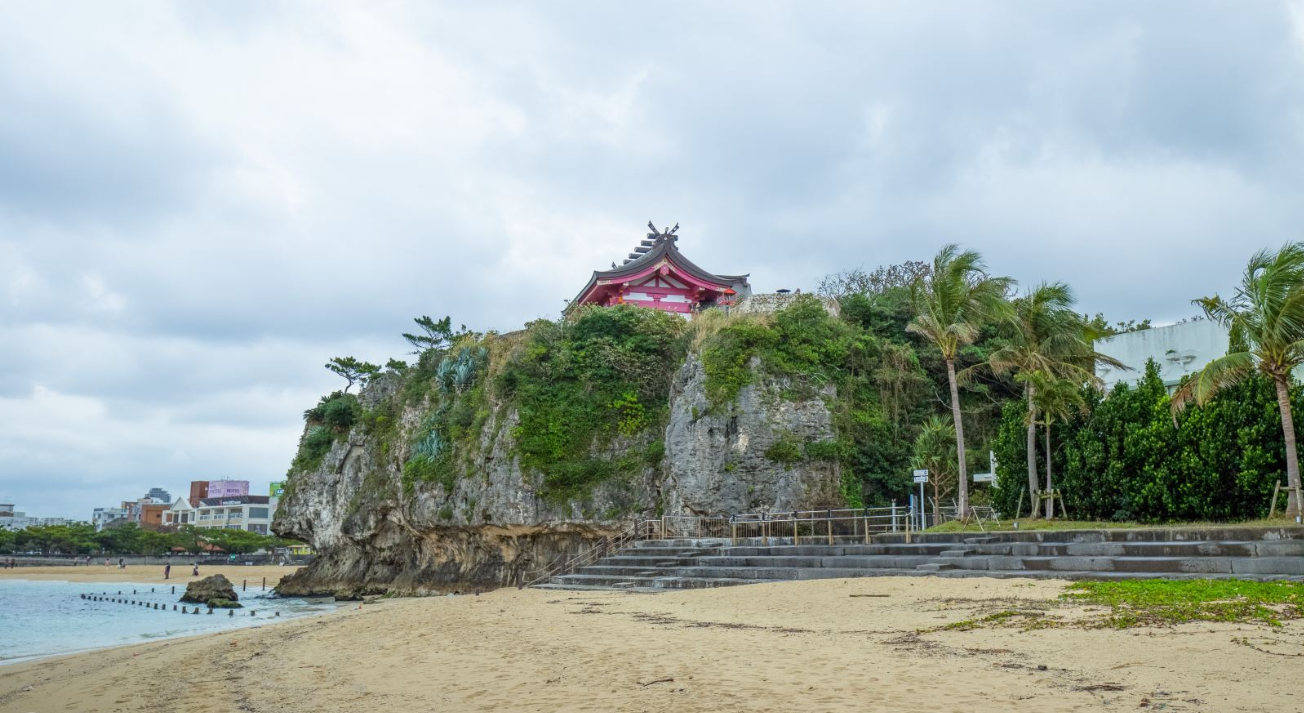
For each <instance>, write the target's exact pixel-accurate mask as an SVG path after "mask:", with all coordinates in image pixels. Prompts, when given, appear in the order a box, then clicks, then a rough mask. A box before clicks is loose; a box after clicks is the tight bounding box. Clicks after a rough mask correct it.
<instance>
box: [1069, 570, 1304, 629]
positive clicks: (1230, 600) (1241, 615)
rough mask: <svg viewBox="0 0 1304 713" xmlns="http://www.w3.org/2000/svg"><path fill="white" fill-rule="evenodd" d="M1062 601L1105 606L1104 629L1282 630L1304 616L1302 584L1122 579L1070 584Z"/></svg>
mask: <svg viewBox="0 0 1304 713" xmlns="http://www.w3.org/2000/svg"><path fill="white" fill-rule="evenodd" d="M1061 598H1062V599H1064V600H1066V601H1070V602H1077V603H1080V604H1096V605H1103V606H1108V607H1109V608H1110V614H1109V616H1108V617H1107V618H1106V619H1104V620H1103V622H1101V623H1103V624H1104V625H1106V626H1110V627H1113V628H1117V629H1126V628H1130V627H1133V626H1145V625H1164V624H1181V623H1184V622H1188V621H1244V622H1257V623H1261V624H1268V625H1270V626H1281V622H1282V621H1283V620H1286V619H1299V618H1301V617H1304V582H1247V581H1243V580H1238V579H1190V580H1166V579H1148V580H1123V581H1119V582H1074V583H1073V584H1070V585H1069V586H1068V589H1067V591H1066V592H1065V593H1064V594H1063V595H1062V596H1061Z"/></svg>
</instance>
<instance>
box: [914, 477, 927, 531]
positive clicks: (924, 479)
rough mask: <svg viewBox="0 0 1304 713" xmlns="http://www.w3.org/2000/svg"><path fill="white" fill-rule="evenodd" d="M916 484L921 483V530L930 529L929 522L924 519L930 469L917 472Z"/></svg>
mask: <svg viewBox="0 0 1304 713" xmlns="http://www.w3.org/2000/svg"><path fill="white" fill-rule="evenodd" d="M914 475H915V482H916V483H919V529H920V530H926V529H928V524H927V521H926V520H925V519H924V483H927V482H928V469H927V468H920V469H919V470H916V471H915V473H914Z"/></svg>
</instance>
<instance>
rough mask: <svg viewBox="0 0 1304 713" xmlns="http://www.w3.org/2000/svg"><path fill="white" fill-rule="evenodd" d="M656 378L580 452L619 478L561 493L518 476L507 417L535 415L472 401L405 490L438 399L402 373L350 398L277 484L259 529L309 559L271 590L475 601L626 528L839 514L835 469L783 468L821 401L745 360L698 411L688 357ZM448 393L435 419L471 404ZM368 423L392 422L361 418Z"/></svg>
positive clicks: (820, 424) (811, 428)
mask: <svg viewBox="0 0 1304 713" xmlns="http://www.w3.org/2000/svg"><path fill="white" fill-rule="evenodd" d="M503 348H504V347H503V346H502V343H495V344H493V345H491V349H490V350H488V351H489V356H487V357H485V361H486V366H485V367H484V369H485V373H484V374H483V376H482V377H481V378H482V379H483V380H484V383H486V384H489V385H491V386H492V384H494V383H495V382H494V379H499V378H501V376H500V375H499V374H498V373H497V372H498V371H499V370H500V369H501V367H500V366H499V365H498V363H499V362H501V360H499V359H498V356H497V351H498V350H501V349H503ZM665 366H666V377H667V378H666V381H667V384H666V388H665V404H664V406H662V407H660V408H661V409H662V410H661V411H660V412H659V413H661V414H662V415H661V416H660V417H659V418H648V419H646V421H647V422H648V423H651V426H649V427H646V428H642V429H639V428H630V429H624V432H619V431H616V430H613V431H611V435H610V437H606V438H599V439H597V440H595V441H594V442H593V443H592V445H591V446H590V449H591V454H590V455H591V456H592V462H594V463H598V464H602V463H619V464H621V465H620V467H619V468H617V469H615V470H614V471H612V472H611V473H608V472H607V471H601V472H602V473H603V475H602V476H601V477H598V476H594V477H593V478H590V479H589V480H588V481H585V484H584V485H583V487H571V488H568V489H566V490H564V491H563V490H558V489H557V487H556V486H554V485H550V483H552V481H551V480H550V479H549V478H548V477H545V475H544V474H543V473H542V472H540V471H539V470H537V469H534V468H531V467H529V466H526V465H523V461H528V457H527V456H528V453H523V447H522V445H521V438H522V437H523V436H524V435H525V432H524V431H523V430H522V429H523V426H522V423H521V420H522V414H523V413H529V414H533V413H534V411H522V408H527V409H528V408H531V407H530V405H529V404H528V403H526V404H525V406H524V407H523V406H522V402H521V401H520V400H519V399H518V400H513V399H511V398H505V397H502V396H501V394H495V393H490V394H488V395H484V394H481V395H478V396H476V398H480V399H481V401H480V402H478V404H479V405H478V406H477V407H476V408H475V409H471V410H474V412H475V413H474V414H473V416H468V417H467V418H466V419H464V421H463V422H465V423H467V424H468V425H467V428H466V429H464V430H458V429H456V428H453V429H452V430H453V432H455V433H458V434H460V435H459V436H458V437H459V438H460V439H461V440H460V441H459V442H460V443H462V445H461V446H458V447H457V448H453V447H451V446H450V447H448V449H447V450H446V451H439V452H440V453H441V454H442V455H440V459H441V460H440V463H442V464H443V465H441V468H443V470H441V471H439V472H438V474H436V475H433V476H430V477H424V478H423V477H420V476H419V469H416V468H413V466H412V463H411V462H410V461H411V459H412V458H413V456H412V455H411V454H413V453H416V452H418V451H422V448H426V447H427V446H428V445H429V444H426V445H425V446H423V445H422V439H423V438H427V439H429V438H434V439H435V441H436V442H438V441H439V437H438V436H426V435H424V434H425V433H427V432H430V433H439V432H440V431H439V429H438V428H436V429H431V428H430V426H429V425H428V424H429V422H430V419H431V416H429V414H430V412H431V411H432V409H433V408H434V407H433V406H432V404H433V403H434V402H435V401H437V400H438V398H439V397H438V395H436V396H433V397H421V398H416V397H413V396H412V394H413V390H414V385H413V380H414V379H422V378H427V377H424V376H422V375H421V372H419V371H418V370H417V369H415V368H413V369H409V370H408V372H407V373H406V374H400V373H386V374H383V375H381V376H379V377H377V378H375V379H373V380H372V381H371V383H370V384H368V385H367V387H366V388H365V389H363V390H362V392H361V393H360V395H359V397H358V399H357V405H356V407H355V408H357V409H359V411H360V412H361V413H362V414H363V417H362V418H360V419H358V420H357V421H356V422H355V423H352V425H350V426H349V427H348V428H347V430H341V431H340V432H339V433H338V435H336V436H334V437H333V440H331V441H330V442H329V446H328V448H326V449H325V452H324V454H322V455H321V456H320V458H319V460H318V461H317V462H311V460H309V459H302V458H301V459H300V460H297V461H296V467H294V468H292V469H291V477H290V481H289V484H288V486H287V492H286V495H285V497H284V498H283V500H282V502H281V505H280V509H279V511H278V513H277V516H276V521H275V523H274V525H273V530H274V531H275V532H276V533H278V534H280V535H283V536H287V537H292V538H296V539H301V540H303V541H306V542H308V543H310V544H311V545H312V546H313V548H314V549H315V550H316V551H317V552H318V553H319V556H318V558H317V560H316V561H315V562H314V563H313V564H312V565H311V566H309V567H307V568H305V569H304V570H302V571H300V572H299V573H297V574H296V575H294V576H292V577H290V578H287V579H286V580H284V581H283V582H282V584H281V586H280V588H279V590H280V591H281V592H282V593H283V594H291V595H301V594H310V593H333V594H336V595H345V596H348V595H357V594H364V593H380V592H386V591H389V592H395V593H401V594H431V593H441V592H447V591H454V590H460V591H472V590H486V589H492V588H495V587H501V586H509V585H515V584H519V583H521V582H522V580H523V578H524V577H526V576H527V573H529V572H530V571H531V570H535V569H537V568H538V567H540V566H541V565H542V564H544V563H547V562H550V561H551V560H553V559H554V558H555V557H556V556H557V555H558V554H560V553H563V552H575V551H578V550H579V549H580V548H582V547H583V546H584V545H585V544H586V543H587V542H591V541H593V540H595V539H597V538H600V537H602V536H605V535H607V534H610V533H613V532H615V531H618V530H619V529H621V528H623V527H624V526H626V525H627V524H629V523H631V522H634V521H637V520H641V519H648V518H656V517H659V516H661V515H662V514H695V515H728V514H732V513H737V512H747V511H754V510H757V509H761V508H765V509H771V510H792V509H799V508H806V507H824V506H833V505H840V504H841V503H842V502H843V498H842V495H841V492H840V466H839V464H838V462H837V460H836V459H820V458H817V457H815V458H813V457H805V456H802V457H784V454H786V453H792V452H793V449H794V448H797V449H798V451H797V452H800V450H799V449H800V447H801V445H802V444H812V443H822V442H829V441H831V440H832V439H834V437H835V436H834V433H833V428H832V425H831V418H830V412H829V408H828V406H827V402H828V401H829V399H830V398H832V397H833V396H834V392H833V389H832V388H831V387H825V388H823V389H814V390H811V389H805V390H802V389H793V388H792V385H791V384H790V383H789V382H788V380H786V379H785V378H783V377H779V376H774V375H770V374H767V373H762V371H761V369H760V365H759V360H757V359H755V358H753V359H751V360H750V363H748V365H747V368H748V369H750V370H751V371H752V372H753V374H754V376H753V378H752V379H751V383H748V384H746V385H745V386H742V387H741V388H740V389H738V390H737V392H736V396H735V397H734V398H733V399H732V400H730V401H727V402H721V403H715V404H712V403H711V401H710V399H709V398H708V379H707V375H706V370H705V369H704V366H703V360H702V358H701V357H700V355H699V354H698V353H697V352H695V351H691V350H689V351H686V352H684V353H683V354H681V356H680V357H679V358H678V359H677V360H676V363H674V364H668V365H665ZM595 388H596V387H595ZM501 390H502V389H497V391H501ZM488 391H491V392H492V391H495V389H493V388H489V389H488ZM798 392H800V394H801V395H800V396H798V395H796V394H797V393H798ZM448 393H449V395H448V396H447V397H444V398H445V400H446V402H447V403H446V404H445V405H444V406H440V408H441V409H444V410H445V411H448V410H449V409H452V412H455V411H456V409H457V408H458V404H459V403H460V402H459V401H457V400H456V399H457V398H462V399H463V400H465V399H466V398H470V396H462V397H457V396H455V395H454V392H453V391H452V390H449V392H448ZM465 393H466V394H470V393H471V392H470V391H469V389H468V390H467V391H466V392H465ZM447 404H452V406H448V405H447ZM640 408H642V407H640ZM382 413H383V414H388V418H391V419H393V422H389V421H387V420H386V417H382V416H377V415H375V414H382ZM639 413H640V414H641V413H642V412H641V411H640V412H639ZM319 417H320V418H323V419H326V420H329V419H330V418H331V415H330V414H329V413H327V414H325V415H321V414H310V416H309V422H310V423H309V427H308V428H306V429H305V434H304V440H305V442H307V441H309V440H311V439H315V438H317V437H318V436H319V435H320V432H319V431H320V428H321V427H320V426H314V425H313V423H314V419H316V418H319ZM449 419H451V420H450V421H449V422H450V423H451V422H453V421H455V420H456V418H455V417H449ZM635 423H636V425H637V424H638V423H643V422H642V421H638V422H635ZM378 424H379V425H378ZM314 429H318V430H317V431H315V430H314ZM436 445H438V443H436ZM323 448H325V447H323ZM414 473H418V475H414Z"/></svg>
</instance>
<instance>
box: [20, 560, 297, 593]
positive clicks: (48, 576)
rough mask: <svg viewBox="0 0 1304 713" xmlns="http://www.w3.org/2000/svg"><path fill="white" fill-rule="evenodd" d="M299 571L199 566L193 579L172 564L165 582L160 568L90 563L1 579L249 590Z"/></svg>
mask: <svg viewBox="0 0 1304 713" xmlns="http://www.w3.org/2000/svg"><path fill="white" fill-rule="evenodd" d="M298 569H299V568H298V567H272V566H262V567H245V566H240V565H232V566H221V565H217V566H209V565H201V566H200V567H199V577H192V576H190V566H189V565H188V564H186V565H173V567H172V575H171V577H170V578H169V579H166V580H165V579H163V567H162V565H128V566H127V567H125V568H123V569H118V567H117V565H113V566H110V567H105V566H104V563H103V562H101V563H99V564H92V565H91V566H89V567H15V568H14V569H0V579H29V580H37V581H46V582H48V581H58V582H135V583H137V584H164V583H167V584H178V585H183V584H185V583H187V582H191V581H194V580H195V579H202V578H204V577H207V576H210V575H214V574H221V575H225V576H226V578H227V579H229V580H231V581H232V582H234V583H235V585H236V586H237V587H239V586H240V583H241V582H244V581H248V582H249V586H250V587H253V586H262V583H263V578H264V577H266V578H267V586H268V587H269V588H270V587H274V586H276V583H277V582H279V581H281V578H282V577H288V576H290V575H292V574H294V573H295V571H297V570H298Z"/></svg>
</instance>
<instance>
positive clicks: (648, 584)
mask: <svg viewBox="0 0 1304 713" xmlns="http://www.w3.org/2000/svg"><path fill="white" fill-rule="evenodd" d="M753 579H755V578H753ZM748 583H750V582H748V581H746V580H743V579H735V578H705V577H693V576H658V577H607V576H602V575H588V574H565V575H561V576H558V577H553V578H552V581H551V582H549V584H557V585H561V586H567V587H568V586H573V585H582V586H602V587H608V588H633V587H639V588H651V589H701V588H708V587H728V586H733V585H737V584H748Z"/></svg>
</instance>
